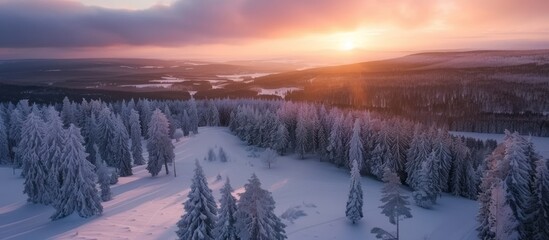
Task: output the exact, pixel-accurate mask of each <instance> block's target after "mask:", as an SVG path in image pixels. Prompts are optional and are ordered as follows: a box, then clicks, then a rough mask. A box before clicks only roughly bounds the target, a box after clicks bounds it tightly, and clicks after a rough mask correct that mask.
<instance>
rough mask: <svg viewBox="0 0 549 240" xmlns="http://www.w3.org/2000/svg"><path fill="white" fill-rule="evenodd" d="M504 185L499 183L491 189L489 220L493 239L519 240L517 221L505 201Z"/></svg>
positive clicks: (505, 191)
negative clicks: (493, 235)
mask: <svg viewBox="0 0 549 240" xmlns="http://www.w3.org/2000/svg"><path fill="white" fill-rule="evenodd" d="M506 185H507V184H506V183H505V182H502V181H499V182H497V183H496V184H495V185H494V187H493V188H492V190H491V191H492V194H491V195H492V197H491V202H490V215H491V218H490V220H491V221H492V223H491V224H490V225H491V226H492V229H491V230H492V232H493V233H494V234H495V239H505V240H519V239H521V238H520V237H519V232H518V221H517V219H516V218H515V215H514V214H513V211H512V210H511V208H510V206H509V201H507V197H506V196H505V195H506V194H507V187H506Z"/></svg>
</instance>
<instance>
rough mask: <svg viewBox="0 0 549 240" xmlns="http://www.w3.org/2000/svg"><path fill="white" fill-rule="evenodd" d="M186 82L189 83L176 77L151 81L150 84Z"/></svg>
mask: <svg viewBox="0 0 549 240" xmlns="http://www.w3.org/2000/svg"><path fill="white" fill-rule="evenodd" d="M185 81H187V80H185V79H182V78H177V77H174V76H165V77H161V79H157V80H150V81H149V82H155V83H182V82H185Z"/></svg>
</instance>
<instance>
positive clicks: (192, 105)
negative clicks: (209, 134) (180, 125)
mask: <svg viewBox="0 0 549 240" xmlns="http://www.w3.org/2000/svg"><path fill="white" fill-rule="evenodd" d="M189 130H190V131H191V132H192V133H193V134H198V109H197V108H196V102H195V101H194V98H191V100H189Z"/></svg>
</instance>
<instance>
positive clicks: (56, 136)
mask: <svg viewBox="0 0 549 240" xmlns="http://www.w3.org/2000/svg"><path fill="white" fill-rule="evenodd" d="M45 114H46V120H47V121H48V122H47V125H48V128H47V129H46V130H45V137H44V141H43V142H42V146H41V147H40V156H42V159H43V163H44V166H45V168H46V170H47V172H48V184H46V185H45V186H43V187H44V188H46V189H47V191H48V195H49V196H55V195H57V192H58V191H59V187H60V185H61V183H62V181H63V176H61V173H60V172H59V169H60V168H61V166H60V165H61V162H60V159H61V155H62V154H63V147H64V145H65V140H66V137H67V135H66V130H65V129H64V128H63V121H62V120H61V117H60V116H59V113H58V112H57V110H55V108H53V107H49V108H47V109H46V112H45ZM50 200H51V199H50Z"/></svg>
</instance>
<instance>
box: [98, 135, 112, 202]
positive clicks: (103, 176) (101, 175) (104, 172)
mask: <svg viewBox="0 0 549 240" xmlns="http://www.w3.org/2000/svg"><path fill="white" fill-rule="evenodd" d="M93 147H94V148H95V149H96V151H97V152H99V150H98V149H97V148H98V147H97V145H94V146H93ZM95 166H96V173H97V183H98V184H99V188H100V189H101V200H102V201H103V202H106V201H109V200H111V199H112V194H111V175H110V171H109V169H108V168H107V164H106V163H105V161H103V159H102V158H101V154H96V155H95Z"/></svg>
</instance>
